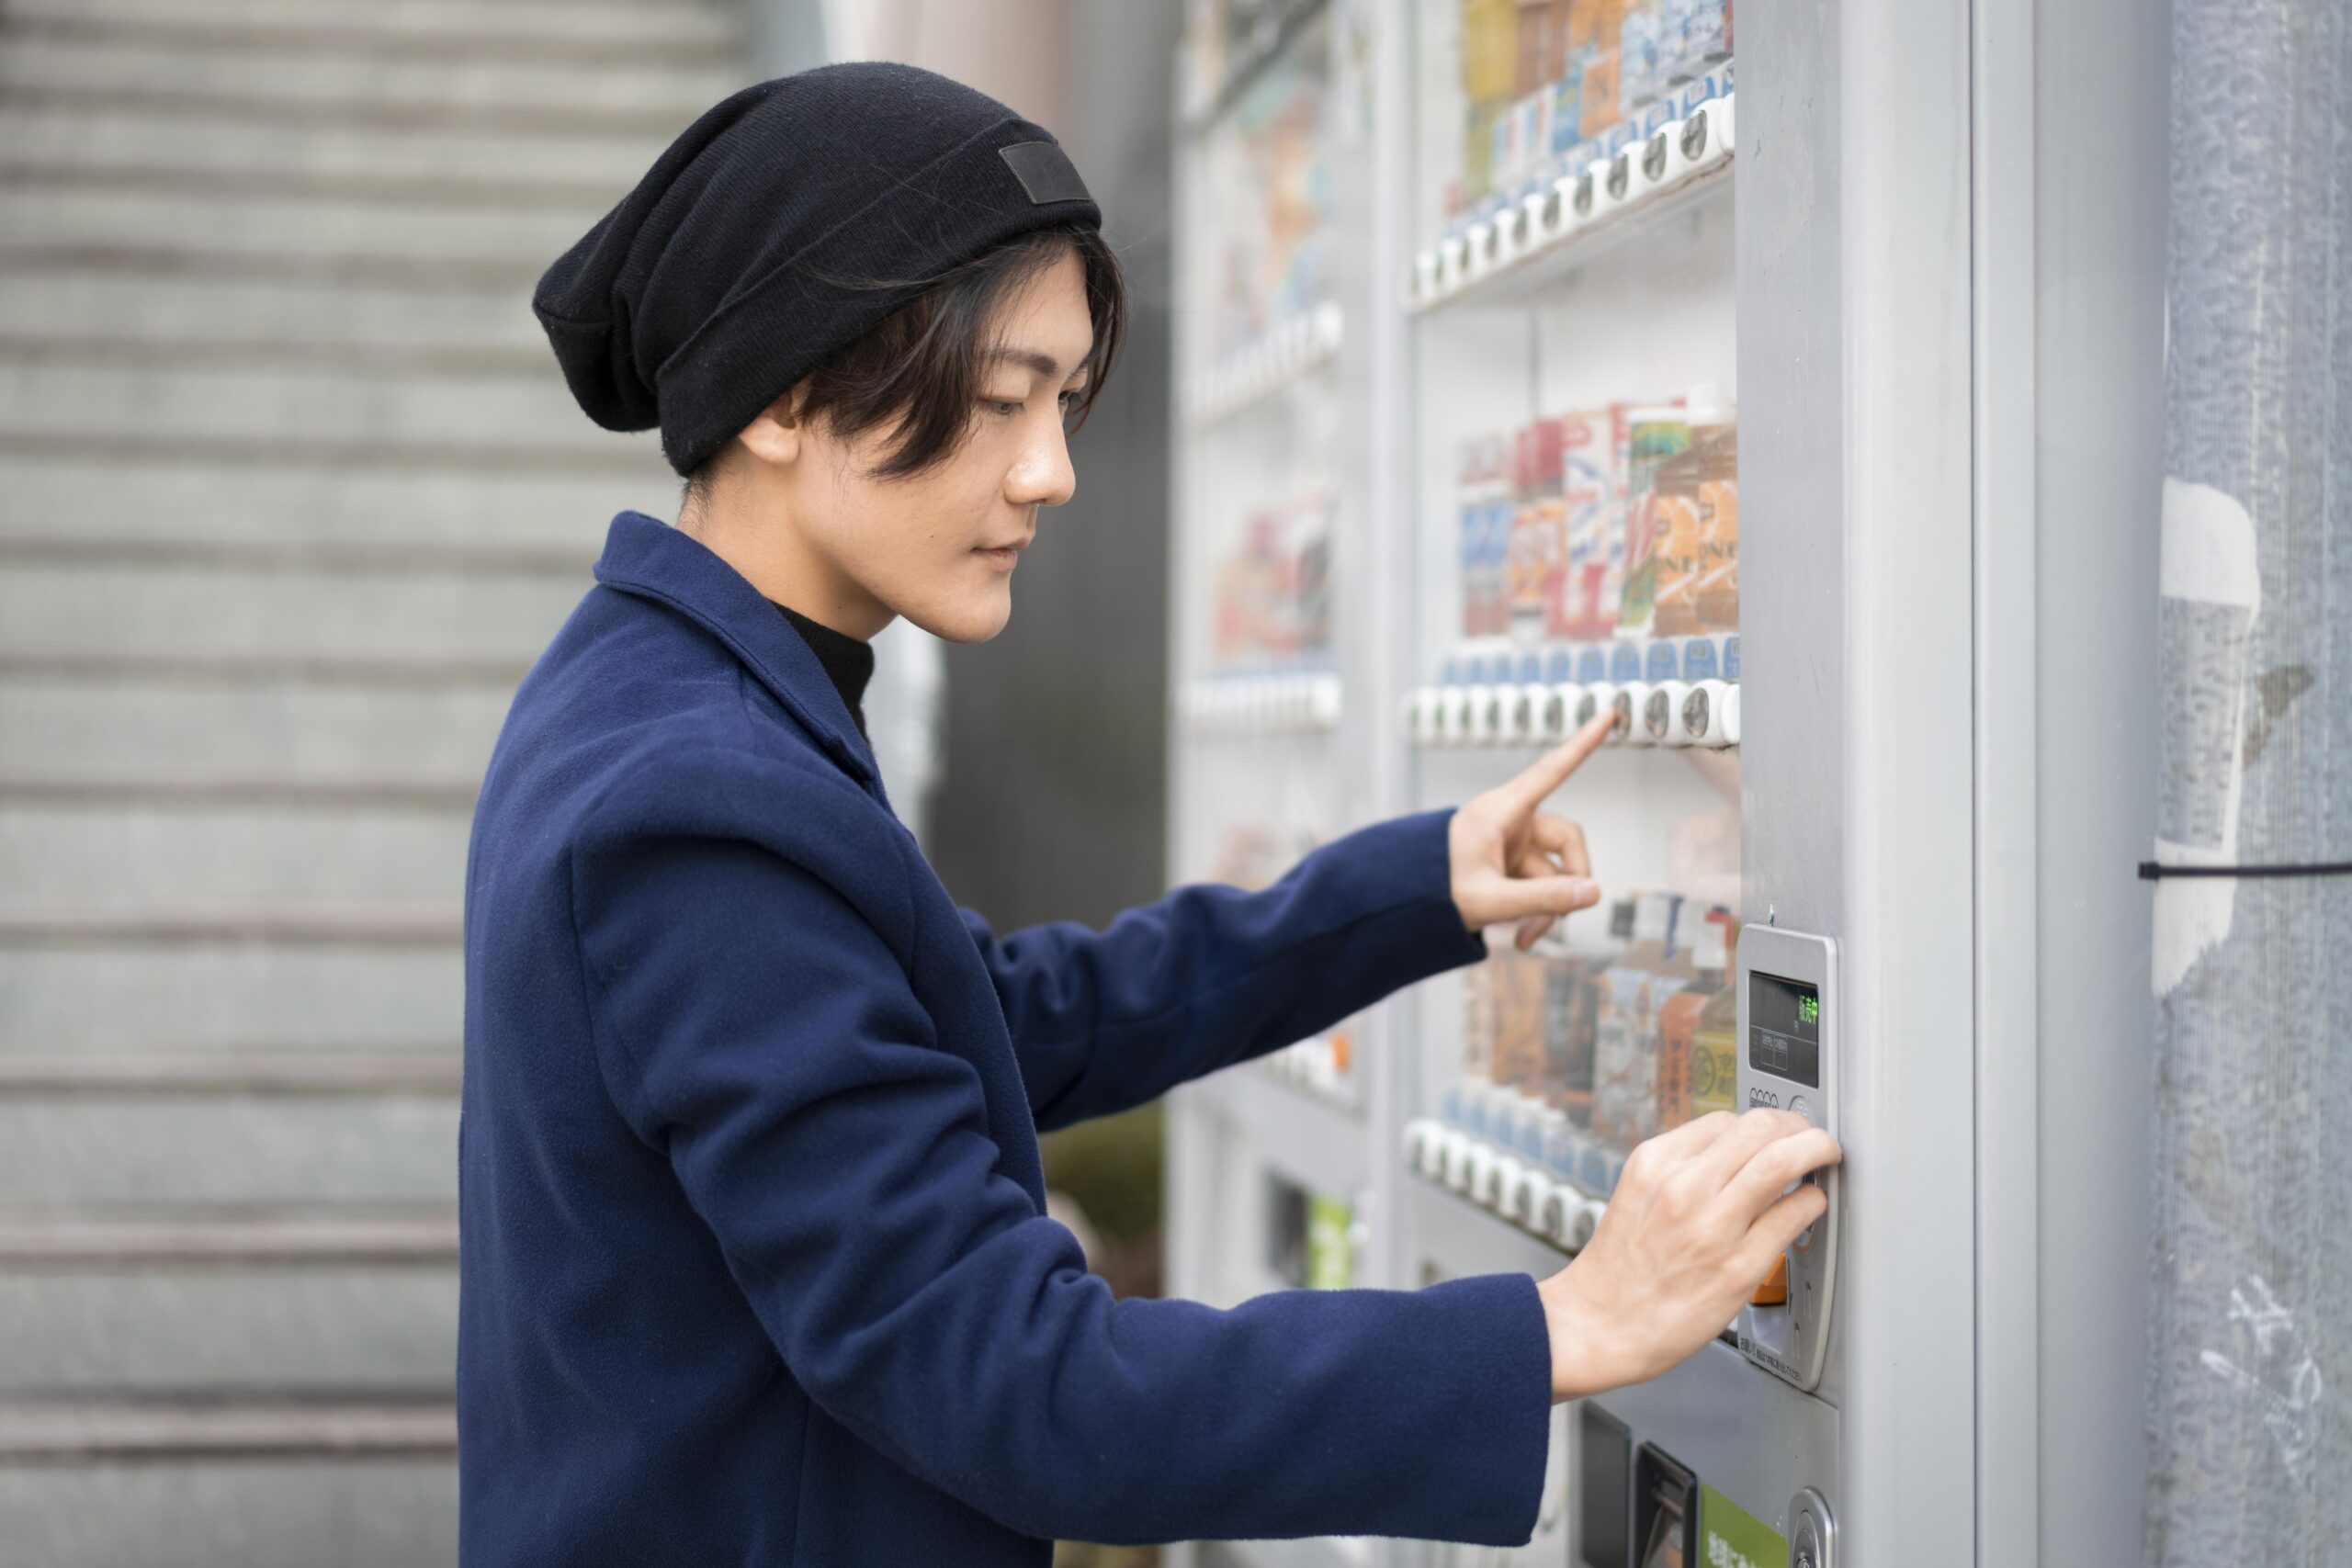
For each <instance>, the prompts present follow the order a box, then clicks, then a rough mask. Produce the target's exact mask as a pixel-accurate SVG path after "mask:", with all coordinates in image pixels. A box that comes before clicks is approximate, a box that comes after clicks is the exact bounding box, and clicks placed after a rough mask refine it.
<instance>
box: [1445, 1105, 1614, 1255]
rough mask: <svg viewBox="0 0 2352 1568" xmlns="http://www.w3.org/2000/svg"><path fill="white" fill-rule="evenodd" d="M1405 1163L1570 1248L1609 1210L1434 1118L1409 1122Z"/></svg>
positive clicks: (1579, 1247) (1578, 1244) (1535, 1167)
mask: <svg viewBox="0 0 2352 1568" xmlns="http://www.w3.org/2000/svg"><path fill="white" fill-rule="evenodd" d="M1405 1166H1406V1168H1407V1169H1408V1170H1411V1171H1414V1172H1416V1173H1417V1174H1419V1175H1420V1176H1422V1177H1425V1178H1427V1179H1429V1180H1430V1181H1434V1182H1436V1183H1437V1184H1438V1185H1439V1186H1441V1187H1443V1188H1446V1189H1448V1190H1451V1191H1454V1192H1459V1193H1460V1194H1462V1195H1463V1196H1464V1197H1465V1198H1467V1199H1469V1200H1470V1201H1472V1202H1474V1203H1476V1204H1477V1205H1478V1206H1479V1207H1480V1208H1482V1209H1490V1210H1492V1211H1493V1212H1494V1213H1498V1214H1499V1215H1501V1216H1502V1217H1503V1218H1504V1219H1506V1220H1509V1221H1510V1223H1511V1224H1515V1225H1517V1226H1519V1227H1520V1228H1521V1230H1524V1231H1526V1232H1528V1233H1529V1234H1530V1235H1534V1236H1538V1237H1540V1238H1541V1239H1543V1240H1544V1241H1547V1242H1550V1243H1551V1244H1552V1245H1553V1246H1554V1247H1558V1248H1560V1249H1561V1250H1562V1251H1564V1252H1580V1251H1582V1250H1583V1248H1584V1245H1585V1243H1587V1242H1589V1241H1590V1240H1591V1239H1592V1233H1593V1232H1594V1230H1596V1229H1597V1228H1599V1226H1600V1216H1601V1215H1602V1214H1603V1213H1607V1211H1608V1208H1609V1204H1608V1202H1607V1201H1606V1200H1604V1199H1600V1198H1593V1197H1589V1196H1588V1195H1587V1194H1586V1193H1585V1192H1584V1191H1583V1190H1581V1189H1579V1188H1577V1187H1575V1186H1573V1185H1571V1184H1570V1183H1568V1182H1566V1181H1562V1180H1560V1179H1557V1178H1556V1177H1555V1176H1554V1175H1553V1174H1552V1173H1551V1172H1550V1171H1547V1170H1545V1169H1544V1168H1543V1167H1541V1166H1538V1165H1532V1164H1530V1163H1529V1162H1527V1161H1525V1160H1523V1159H1521V1158H1520V1157H1519V1156H1517V1155H1514V1154H1512V1153H1510V1151H1509V1150H1507V1149H1505V1148H1503V1147H1501V1146H1500V1145H1497V1144H1492V1143H1489V1142H1487V1140H1486V1139H1484V1138H1481V1137H1479V1136H1478V1135H1477V1134H1474V1133H1468V1132H1464V1130H1463V1129H1462V1128H1459V1127H1453V1126H1449V1125H1447V1124H1446V1123H1445V1122H1441V1121H1439V1120H1438V1119H1437V1118H1435V1117H1433V1116H1421V1117H1416V1118H1415V1119H1414V1120H1412V1121H1410V1122H1406V1123H1405Z"/></svg>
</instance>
